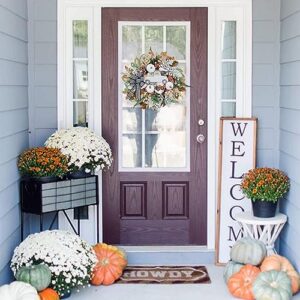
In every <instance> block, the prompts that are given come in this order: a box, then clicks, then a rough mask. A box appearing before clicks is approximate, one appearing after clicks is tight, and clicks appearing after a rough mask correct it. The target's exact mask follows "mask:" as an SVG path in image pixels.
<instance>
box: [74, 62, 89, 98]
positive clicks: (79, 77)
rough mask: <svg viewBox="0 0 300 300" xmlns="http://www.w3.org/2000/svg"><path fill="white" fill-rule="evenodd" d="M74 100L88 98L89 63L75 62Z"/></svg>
mask: <svg viewBox="0 0 300 300" xmlns="http://www.w3.org/2000/svg"><path fill="white" fill-rule="evenodd" d="M73 98H74V99H87V98H88V62H87V61H77V60H76V61H74V63H73Z"/></svg>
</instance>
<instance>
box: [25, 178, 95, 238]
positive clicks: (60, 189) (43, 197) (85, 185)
mask: <svg viewBox="0 0 300 300" xmlns="http://www.w3.org/2000/svg"><path fill="white" fill-rule="evenodd" d="M98 204H99V201H98V176H96V175H93V176H89V177H84V178H79V179H67V180H59V181H55V182H49V183H44V182H41V181H38V180H22V181H21V211H22V225H23V214H24V213H31V214H36V215H39V216H40V219H41V226H40V229H41V230H42V229H43V224H42V222H43V220H42V215H43V214H45V213H50V212H56V215H55V218H56V217H57V215H58V212H59V211H63V212H64V214H65V216H66V217H67V219H68V221H69V222H70V220H69V218H68V216H67V215H66V213H65V210H68V209H73V208H78V207H86V206H90V205H97V206H98ZM97 212H98V207H97ZM97 215H98V214H97ZM97 219H98V216H97ZM54 221H55V220H53V222H52V224H51V225H53V223H54ZM97 221H98V220H97ZM79 222H80V220H78V230H77V231H76V233H78V234H80V230H79V228H80V223H79ZM71 225H72V224H71ZM22 227H23V226H22ZM50 227H51V226H50ZM72 228H73V229H74V231H75V228H74V227H73V226H72ZM22 234H23V228H22Z"/></svg>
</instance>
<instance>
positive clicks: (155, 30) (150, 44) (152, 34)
mask: <svg viewBox="0 0 300 300" xmlns="http://www.w3.org/2000/svg"><path fill="white" fill-rule="evenodd" d="M163 40H164V30H163V26H145V52H148V51H149V50H150V49H152V50H153V51H154V52H158V53H160V52H162V51H163Z"/></svg>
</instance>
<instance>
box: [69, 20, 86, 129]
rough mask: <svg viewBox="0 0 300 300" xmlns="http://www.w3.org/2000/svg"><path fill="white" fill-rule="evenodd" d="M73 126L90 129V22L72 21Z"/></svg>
mask: <svg viewBox="0 0 300 300" xmlns="http://www.w3.org/2000/svg"><path fill="white" fill-rule="evenodd" d="M72 31H73V35H72V41H73V51H72V52H73V58H72V60H73V78H72V81H73V99H72V101H73V126H83V127H88V101H89V99H88V97H89V91H88V88H89V87H88V58H89V57H88V20H73V21H72Z"/></svg>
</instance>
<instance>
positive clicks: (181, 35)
mask: <svg viewBox="0 0 300 300" xmlns="http://www.w3.org/2000/svg"><path fill="white" fill-rule="evenodd" d="M166 36H167V49H166V50H167V51H168V53H169V54H170V55H172V56H175V57H176V59H179V60H184V59H185V57H186V26H167V27H166Z"/></svg>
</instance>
